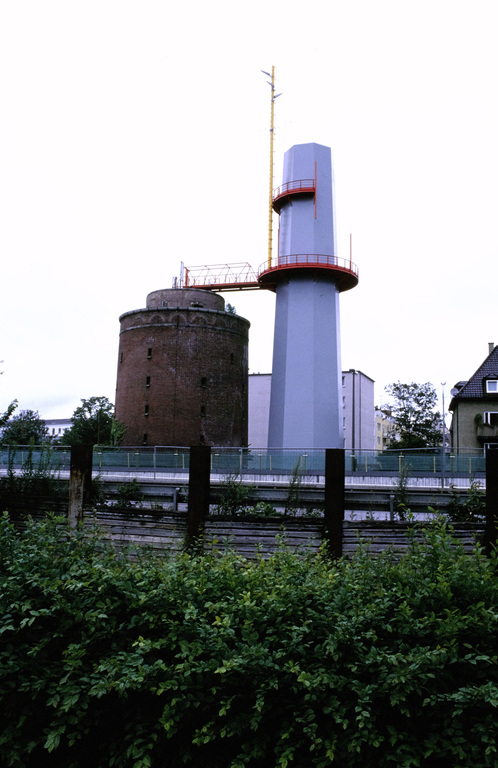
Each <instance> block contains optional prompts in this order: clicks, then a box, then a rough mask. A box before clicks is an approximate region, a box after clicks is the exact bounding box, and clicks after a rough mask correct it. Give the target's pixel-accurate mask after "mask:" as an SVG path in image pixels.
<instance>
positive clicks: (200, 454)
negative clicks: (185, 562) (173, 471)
mask: <svg viewBox="0 0 498 768" xmlns="http://www.w3.org/2000/svg"><path fill="white" fill-rule="evenodd" d="M210 481H211V448H210V447H209V446H208V445H193V446H191V448H190V461H189V475H188V506H187V539H186V542H185V545H186V547H187V549H192V548H193V547H195V546H196V544H197V542H198V540H199V537H200V536H201V535H202V532H203V530H204V520H205V519H206V517H207V515H208V513H209V495H210V490H211V488H210Z"/></svg>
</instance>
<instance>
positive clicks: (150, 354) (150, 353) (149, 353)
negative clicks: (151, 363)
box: [147, 347, 152, 360]
mask: <svg viewBox="0 0 498 768" xmlns="http://www.w3.org/2000/svg"><path fill="white" fill-rule="evenodd" d="M151 357H152V347H149V349H148V350H147V360H150V358H151Z"/></svg>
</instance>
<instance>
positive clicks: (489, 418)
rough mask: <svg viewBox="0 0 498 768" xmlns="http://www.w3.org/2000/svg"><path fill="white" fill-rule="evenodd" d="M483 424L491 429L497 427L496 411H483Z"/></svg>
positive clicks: (497, 417)
mask: <svg viewBox="0 0 498 768" xmlns="http://www.w3.org/2000/svg"><path fill="white" fill-rule="evenodd" d="M484 423H485V424H489V425H490V426H491V427H498V413H497V412H496V411H484Z"/></svg>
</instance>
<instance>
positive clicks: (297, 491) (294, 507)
mask: <svg viewBox="0 0 498 768" xmlns="http://www.w3.org/2000/svg"><path fill="white" fill-rule="evenodd" d="M301 484H302V483H301V457H299V459H298V460H297V463H296V466H295V467H294V469H293V472H292V478H291V481H290V483H289V490H288V493H287V499H286V502H285V514H286V515H296V514H297V513H298V511H299V509H300V507H299V502H300V500H301Z"/></svg>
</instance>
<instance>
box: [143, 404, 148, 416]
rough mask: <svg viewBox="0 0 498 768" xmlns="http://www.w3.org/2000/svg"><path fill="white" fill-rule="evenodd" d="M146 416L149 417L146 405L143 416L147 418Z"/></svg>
mask: <svg viewBox="0 0 498 768" xmlns="http://www.w3.org/2000/svg"><path fill="white" fill-rule="evenodd" d="M148 415H149V406H148V405H146V406H145V408H144V416H148Z"/></svg>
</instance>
